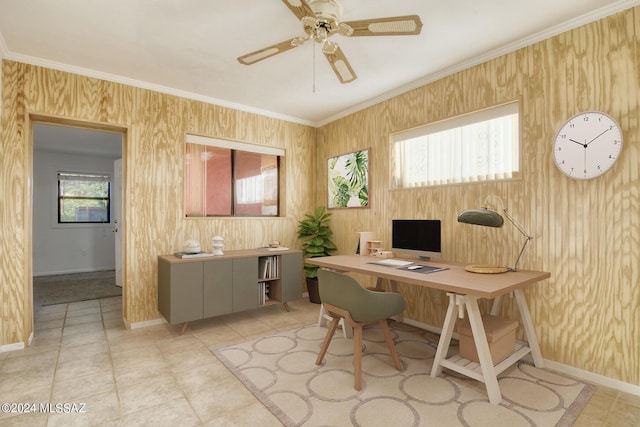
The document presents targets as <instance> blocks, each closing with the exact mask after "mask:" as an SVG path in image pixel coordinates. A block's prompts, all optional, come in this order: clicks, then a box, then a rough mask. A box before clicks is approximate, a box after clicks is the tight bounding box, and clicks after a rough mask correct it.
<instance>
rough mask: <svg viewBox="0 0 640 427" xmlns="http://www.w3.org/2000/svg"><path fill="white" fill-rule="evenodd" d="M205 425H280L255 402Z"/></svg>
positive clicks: (273, 426)
mask: <svg viewBox="0 0 640 427" xmlns="http://www.w3.org/2000/svg"><path fill="white" fill-rule="evenodd" d="M205 425H206V426H209V427H238V426H260V427H280V426H282V423H280V421H279V420H278V419H277V418H276V417H275V415H273V414H272V413H271V411H269V410H268V409H267V408H266V407H265V406H264V405H263V404H261V403H259V402H255V403H252V404H250V405H249V406H245V407H243V408H240V409H236V410H234V411H230V412H226V413H224V414H223V415H222V416H221V417H218V418H214V419H212V420H210V421H209V422H208V423H206V424H205Z"/></svg>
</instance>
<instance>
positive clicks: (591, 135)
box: [553, 111, 622, 180]
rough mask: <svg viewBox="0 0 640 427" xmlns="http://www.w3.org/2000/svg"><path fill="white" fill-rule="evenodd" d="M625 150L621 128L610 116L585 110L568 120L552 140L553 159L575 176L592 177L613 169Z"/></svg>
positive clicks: (565, 172)
mask: <svg viewBox="0 0 640 427" xmlns="http://www.w3.org/2000/svg"><path fill="white" fill-rule="evenodd" d="M621 151H622V130H621V129H620V126H619V125H618V123H617V122H616V121H615V120H614V119H613V118H612V117H611V116H609V115H607V114H605V113H601V112H598V111H586V112H582V113H579V114H576V115H575V116H573V117H571V118H570V119H569V120H567V121H566V122H565V123H564V124H563V125H562V127H561V128H560V130H559V131H558V134H557V135H556V139H555V140H554V142H553V160H554V162H555V163H556V166H557V167H558V169H560V172H562V173H563V174H565V175H566V176H568V177H569V178H573V179H580V180H586V179H593V178H597V177H599V176H600V175H602V174H604V173H605V172H606V171H608V170H609V169H611V167H612V166H613V165H614V164H615V162H616V160H618V157H619V156H620V152H621Z"/></svg>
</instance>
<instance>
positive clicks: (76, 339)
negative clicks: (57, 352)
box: [60, 330, 107, 351]
mask: <svg viewBox="0 0 640 427" xmlns="http://www.w3.org/2000/svg"><path fill="white" fill-rule="evenodd" d="M93 343H104V344H105V345H106V344H107V337H106V336H105V334H104V331H99V330H98V331H88V332H83V333H80V334H72V335H65V336H64V337H63V338H62V342H61V343H60V345H61V346H62V351H64V350H65V349H67V348H68V347H76V346H79V345H88V344H93Z"/></svg>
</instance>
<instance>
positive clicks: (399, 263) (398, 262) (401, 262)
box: [374, 258, 413, 267]
mask: <svg viewBox="0 0 640 427" xmlns="http://www.w3.org/2000/svg"><path fill="white" fill-rule="evenodd" d="M374 264H379V265H389V266H392V267H404V266H405V265H411V264H413V262H412V261H405V260H402V259H393V258H387V259H383V260H381V261H376V262H374Z"/></svg>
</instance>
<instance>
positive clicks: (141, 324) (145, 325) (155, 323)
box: [129, 317, 167, 329]
mask: <svg viewBox="0 0 640 427" xmlns="http://www.w3.org/2000/svg"><path fill="white" fill-rule="evenodd" d="M166 324H167V321H166V320H165V319H164V318H163V317H159V318H157V319H152V320H145V321H144V322H135V323H131V324H129V329H140V328H148V327H149V326H158V325H166Z"/></svg>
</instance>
